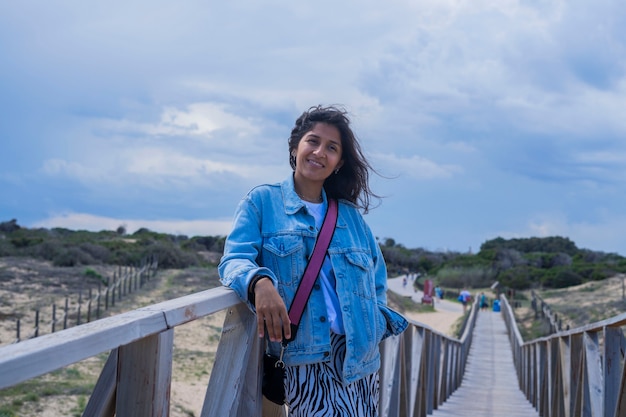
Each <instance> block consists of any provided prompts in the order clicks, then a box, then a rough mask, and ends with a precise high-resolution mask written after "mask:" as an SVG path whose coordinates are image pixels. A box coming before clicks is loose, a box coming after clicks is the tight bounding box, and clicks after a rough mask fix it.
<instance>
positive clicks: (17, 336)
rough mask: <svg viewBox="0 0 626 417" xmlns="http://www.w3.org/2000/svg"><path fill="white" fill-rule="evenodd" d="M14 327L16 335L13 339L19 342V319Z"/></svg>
mask: <svg viewBox="0 0 626 417" xmlns="http://www.w3.org/2000/svg"><path fill="white" fill-rule="evenodd" d="M16 329H17V335H16V338H15V341H16V342H19V341H20V319H17V323H16Z"/></svg>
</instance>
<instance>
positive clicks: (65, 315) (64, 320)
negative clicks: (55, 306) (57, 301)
mask: <svg viewBox="0 0 626 417" xmlns="http://www.w3.org/2000/svg"><path fill="white" fill-rule="evenodd" d="M68 304H69V300H68V299H67V297H65V309H64V310H63V330H65V329H67V310H68Z"/></svg>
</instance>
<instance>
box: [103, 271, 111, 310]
mask: <svg viewBox="0 0 626 417" xmlns="http://www.w3.org/2000/svg"><path fill="white" fill-rule="evenodd" d="M110 293H111V277H107V289H106V296H105V297H104V310H105V311H107V310H108V309H109V294H110Z"/></svg>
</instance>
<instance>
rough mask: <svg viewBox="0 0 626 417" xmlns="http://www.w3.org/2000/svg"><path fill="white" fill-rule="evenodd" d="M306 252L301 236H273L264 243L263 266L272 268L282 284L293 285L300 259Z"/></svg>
mask: <svg viewBox="0 0 626 417" xmlns="http://www.w3.org/2000/svg"><path fill="white" fill-rule="evenodd" d="M303 252H304V243H303V241H302V237H301V236H293V235H279V236H272V237H269V238H267V239H266V240H265V242H264V243H263V259H262V263H263V266H265V267H267V268H270V269H271V270H272V271H274V273H275V274H276V275H278V279H279V281H280V283H281V284H284V285H289V286H293V285H296V284H297V280H295V281H296V282H294V278H293V277H294V276H295V277H297V276H298V269H299V264H300V263H301V262H299V259H300V258H302V257H303V256H304V255H303Z"/></svg>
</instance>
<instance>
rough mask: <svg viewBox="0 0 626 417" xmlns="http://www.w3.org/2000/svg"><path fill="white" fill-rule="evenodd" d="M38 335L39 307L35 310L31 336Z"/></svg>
mask: <svg viewBox="0 0 626 417" xmlns="http://www.w3.org/2000/svg"><path fill="white" fill-rule="evenodd" d="M37 336H39V309H37V310H35V334H34V336H33V337H37Z"/></svg>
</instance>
